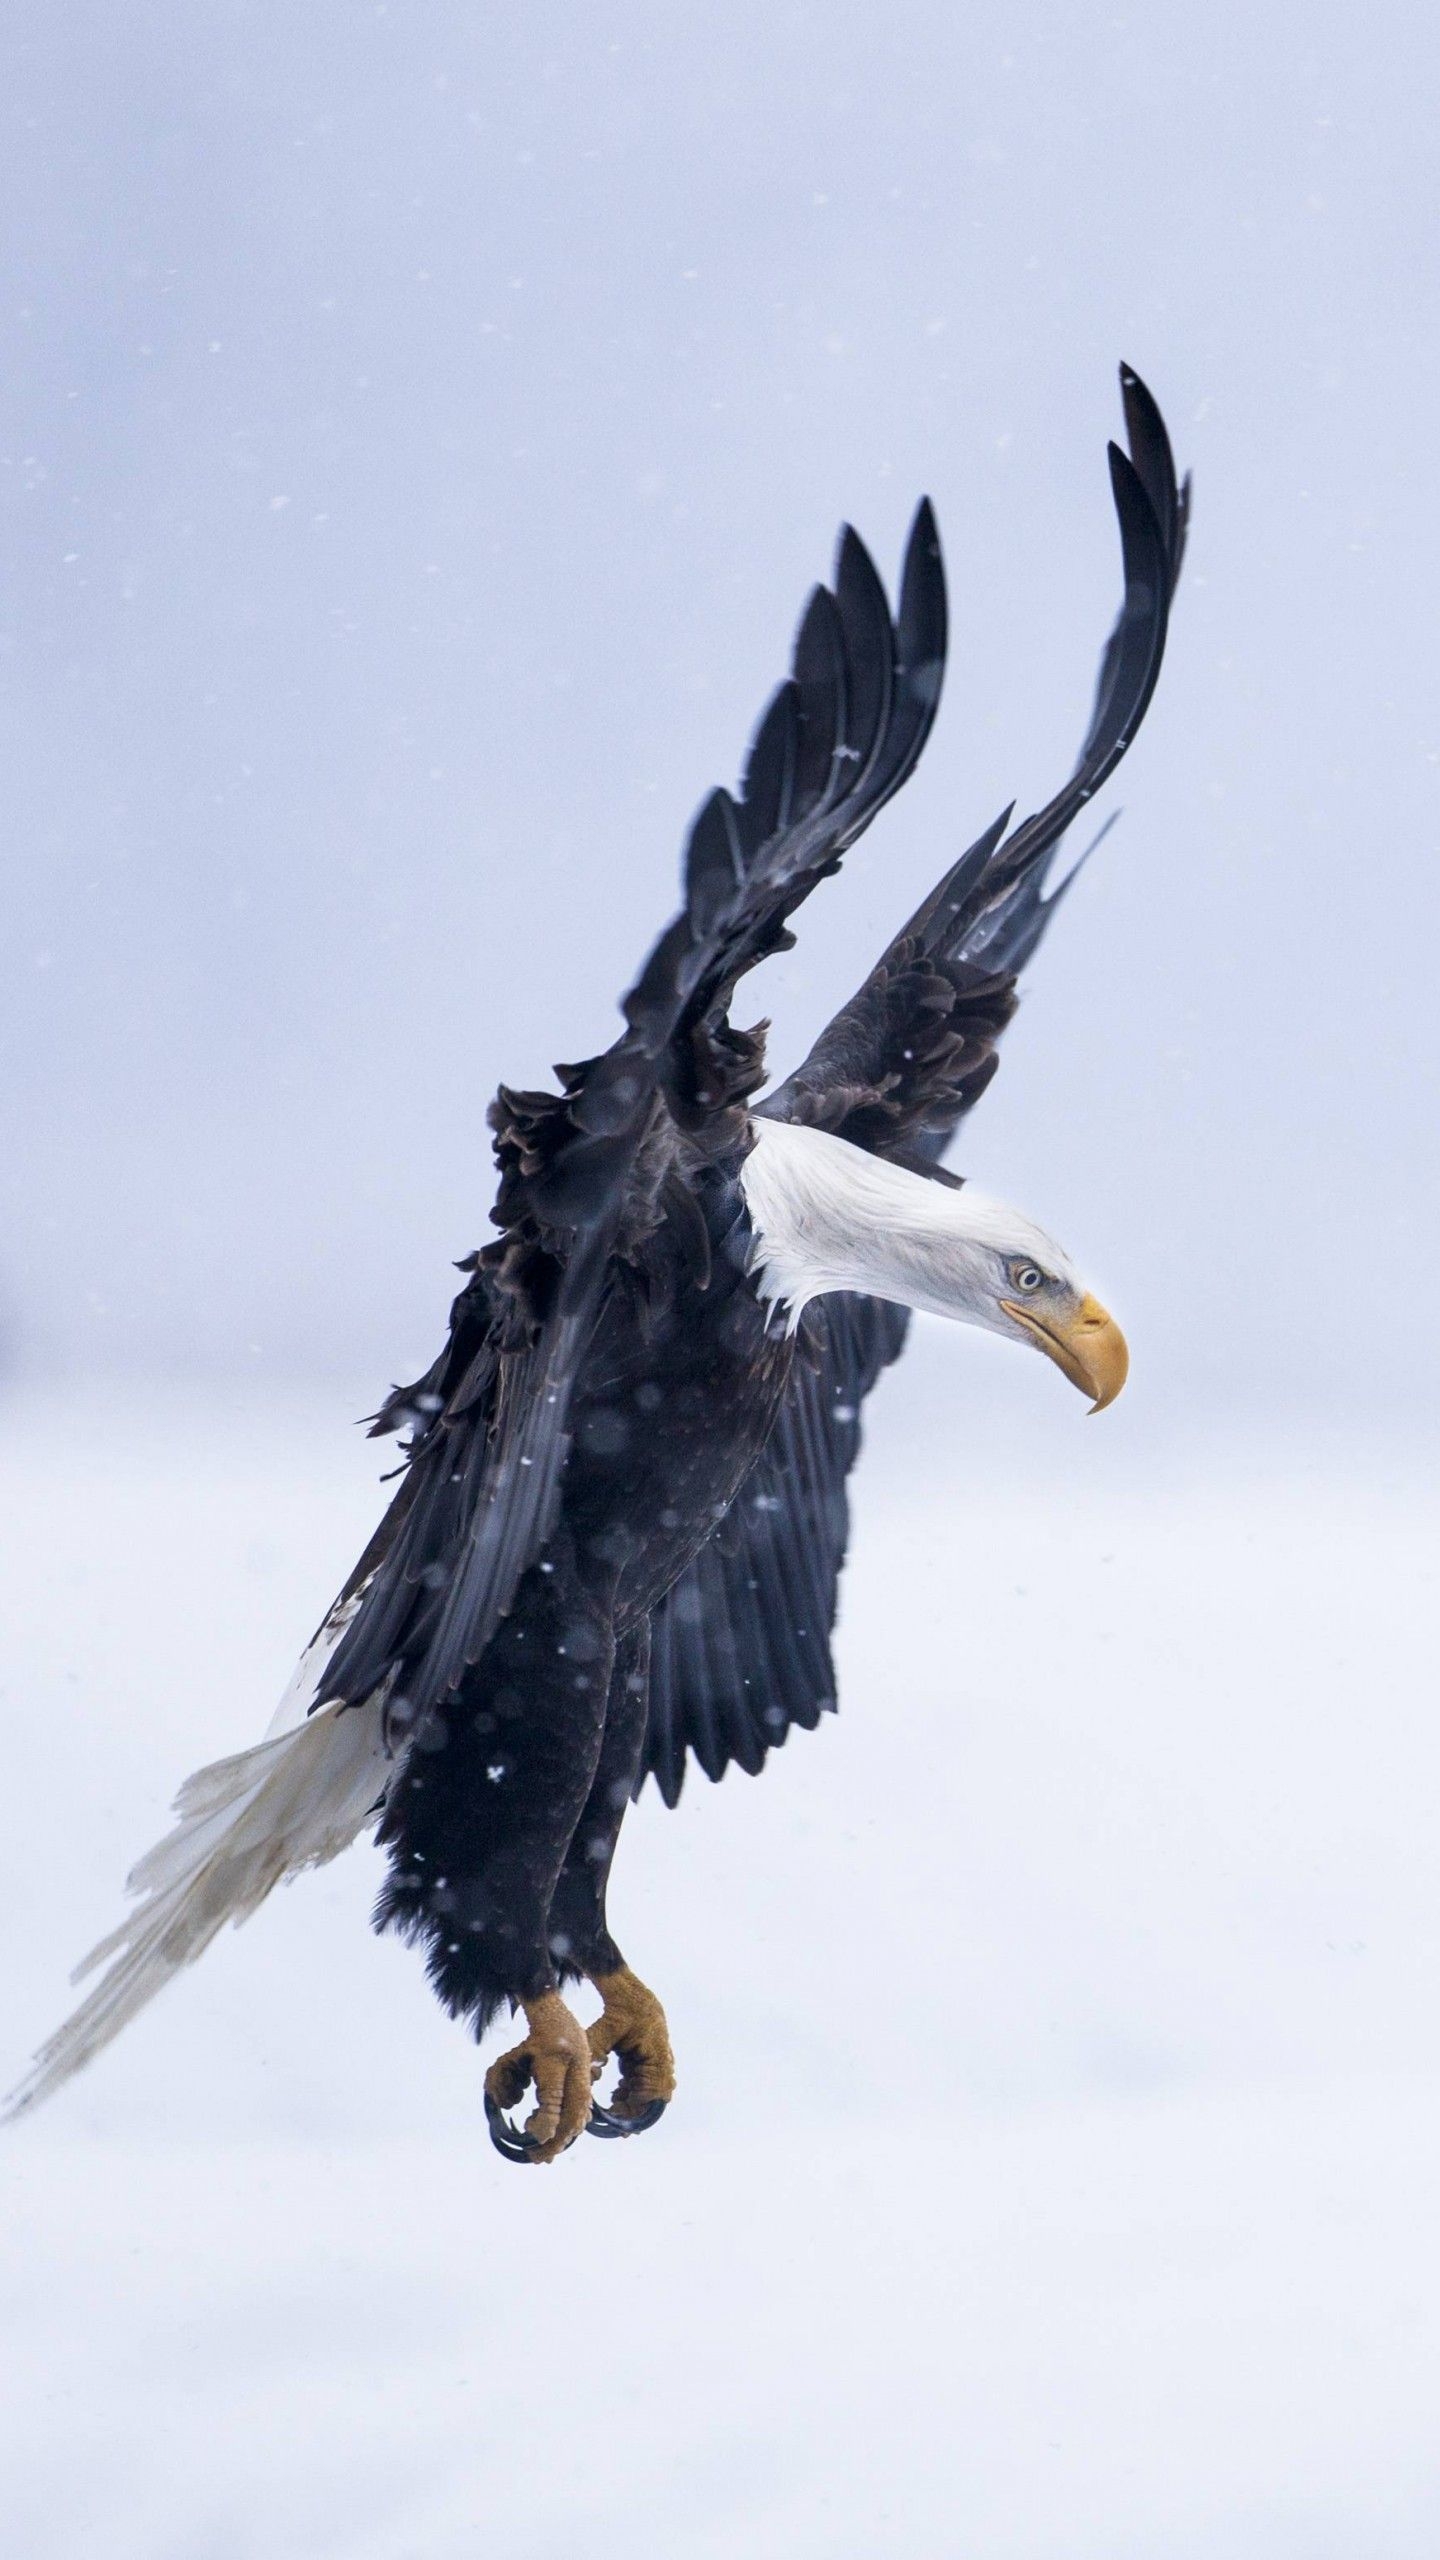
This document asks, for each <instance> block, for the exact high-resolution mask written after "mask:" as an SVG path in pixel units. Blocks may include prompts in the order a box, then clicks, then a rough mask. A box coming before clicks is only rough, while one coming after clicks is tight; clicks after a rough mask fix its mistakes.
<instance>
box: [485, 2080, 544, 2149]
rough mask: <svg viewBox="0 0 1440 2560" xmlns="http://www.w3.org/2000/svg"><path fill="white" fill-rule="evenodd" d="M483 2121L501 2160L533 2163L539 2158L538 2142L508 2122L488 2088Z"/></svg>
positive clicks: (502, 2109)
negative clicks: (487, 2127) (488, 2128)
mask: <svg viewBox="0 0 1440 2560" xmlns="http://www.w3.org/2000/svg"><path fill="white" fill-rule="evenodd" d="M485 2121H486V2123H487V2124H488V2126H489V2127H490V2139H491V2141H492V2142H493V2143H494V2145H495V2148H496V2150H497V2151H498V2152H499V2154H500V2157H501V2159H502V2160H519V2161H522V2162H524V2161H529V2162H532V2163H533V2162H534V2161H535V2160H537V2159H538V2158H539V2154H540V2145H539V2143H538V2142H535V2141H532V2139H531V2137H530V2135H529V2134H528V2133H522V2132H521V2130H520V2127H519V2125H518V2124H512V2123H511V2122H510V2119H509V2117H508V2116H507V2114H506V2113H505V2110H504V2108H503V2107H502V2106H501V2104H500V2102H499V2100H498V2099H497V2098H492V2097H491V2095H490V2092H489V2090H488V2089H487V2090H486V2092H485Z"/></svg>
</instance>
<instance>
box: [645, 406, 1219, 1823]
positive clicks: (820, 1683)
mask: <svg viewBox="0 0 1440 2560" xmlns="http://www.w3.org/2000/svg"><path fill="white" fill-rule="evenodd" d="M1120 383H1121V394H1122V398H1123V401H1124V408H1125V423H1126V432H1127V440H1128V442H1129V446H1130V452H1129V455H1128V457H1127V456H1126V455H1125V454H1123V453H1121V452H1120V451H1119V449H1118V447H1116V446H1115V445H1113V444H1112V445H1111V447H1110V448H1109V461H1110V480H1111V488H1112V491H1113V495H1114V501H1115V511H1116V516H1117V518H1118V521H1119V528H1120V544H1121V554H1122V562H1123V575H1124V596H1123V601H1122V603H1121V608H1120V613H1119V617H1118V619H1117V621H1116V623H1115V626H1114V629H1113V630H1112V632H1111V634H1110V637H1109V639H1108V641H1107V642H1106V645H1105V649H1104V652H1103V654H1102V656H1101V661H1100V671H1099V678H1098V682H1097V685H1096V691H1095V702H1094V708H1093V710H1092V713H1091V718H1090V724H1089V727H1088V729H1087V731H1086V735H1085V740H1084V743H1083V745H1082V747H1081V750H1080V754H1079V757H1078V760H1077V762H1076V765H1075V769H1074V771H1073V773H1072V774H1071V775H1070V777H1069V779H1068V781H1067V782H1066V783H1065V784H1064V785H1063V787H1062V788H1061V789H1060V790H1059V791H1058V792H1056V794H1055V796H1054V798H1053V799H1051V800H1049V801H1047V803H1046V804H1045V806H1044V808H1043V809H1041V810H1039V811H1038V812H1037V814H1036V815H1035V816H1034V817H1032V818H1027V819H1026V820H1025V821H1024V823H1023V825H1021V826H1018V827H1016V828H1014V829H1013V830H1012V829H1011V827H1010V812H1009V811H1008V810H1007V811H1006V812H1005V813H1004V815H1003V816H1002V817H1001V818H999V819H998V820H997V821H996V823H995V824H994V825H993V826H992V827H990V828H988V829H987V830H986V832H985V834H984V835H983V836H981V837H979V838H978V840H977V841H976V843H974V844H973V845H971V846H970V847H969V849H968V850H967V851H966V852H965V853H963V854H962V855H961V857H960V859H959V861H958V862H957V863H955V864H954V865H953V866H952V868H951V869H950V870H949V871H948V872H947V873H946V875H945V877H944V879H943V880H942V881H941V882H940V883H939V886H938V887H937V888H936V889H934V890H933V891H932V892H931V894H930V896H929V897H928V898H927V899H926V900H925V902H924V904H923V905H922V906H921V907H920V908H919V909H918V911H917V912H916V914H915V915H913V916H912V917H911V919H910V921H909V923H908V924H907V925H906V926H905V927H904V929H903V931H902V932H900V933H899V934H897V935H896V937H895V940H894V941H893V942H892V943H891V944H890V946H889V949H888V950H887V951H886V952H885V953H884V954H883V956H882V958H881V959H880V960H879V961H878V962H877V964H876V966H875V967H874V969H872V971H871V973H870V975H869V977H868V978H867V979H866V981H865V983H864V985H863V986H862V987H861V988H860V990H859V992H858V994H857V995H855V996H854V997H852V999H851V1001H850V1002H849V1004H847V1005H845V1006H844V1007H842V1009H841V1011H840V1012H839V1013H838V1014H837V1015H836V1016H835V1018H834V1020H833V1021H832V1022H831V1023H830V1024H829V1025H828V1026H827V1028H826V1029H825V1030H824V1031H823V1032H822V1033H821V1034H820V1037H819V1039H818V1040H817V1041H816V1043H815V1045H814V1047H813V1048H812V1050H811V1051H810V1054H809V1056H808V1057H807V1058H806V1060H805V1062H804V1064H803V1066H801V1067H799V1068H798V1069H797V1070H796V1072H795V1073H794V1075H792V1076H789V1077H787V1079H786V1080H785V1082H784V1083H783V1084H781V1085H779V1086H778V1087H777V1088H776V1090H775V1091H774V1092H773V1093H772V1094H770V1095H769V1096H768V1097H767V1098H766V1100H765V1101H764V1102H762V1103H761V1104H760V1105H759V1110H760V1112H761V1114H762V1115H768V1116H770V1117H773V1118H776V1119H788V1120H798V1121H803V1122H806V1123H808V1124H809V1125H810V1126H812V1127H815V1128H821V1129H826V1130H828V1131H830V1132H831V1133H833V1134H834V1135H836V1136H838V1137H842V1138H846V1139H848V1140H849V1141H850V1142H851V1143H852V1144H853V1145H856V1146H861V1147H866V1148H868V1149H869V1150H870V1152H871V1153H872V1154H875V1155H881V1156H886V1157H889V1158H890V1159H891V1160H892V1161H896V1162H899V1163H902V1164H906V1165H909V1166H910V1167H912V1168H913V1169H914V1170H915V1171H917V1172H923V1173H928V1174H932V1175H934V1176H935V1177H936V1178H937V1179H939V1180H949V1179H952V1178H953V1177H950V1176H948V1175H945V1174H944V1173H942V1172H941V1170H940V1166H939V1159H940V1157H941V1155H942V1153H943V1151H944V1149H945V1147H946V1146H947V1145H948V1144H949V1142H950V1139H951V1138H952V1137H953V1135H954V1133H955V1130H956V1129H957V1128H958V1126H959V1124H960V1121H961V1120H962V1119H963V1117H964V1115H965V1113H966V1112H967V1111H969V1110H970V1108H971V1107H972V1105H973V1104H974V1103H975V1102H976V1101H977V1100H978V1099H979V1097H980V1095H981V1094H982V1093H983V1092H984V1090H985V1087H986V1086H987V1084H988V1083H989V1082H990V1079H991V1077H992V1076H993V1074H994V1073H995V1070H996V1068H997V1066H998V1065H999V1053H998V1043H999V1040H1000V1035H1001V1033H1002V1032H1003V1031H1004V1029H1005V1026H1006V1024H1007V1023H1008V1022H1009V1020H1010V1019H1011V1016H1012V1015H1013V1013H1014V1011H1015V1007H1016V1001H1017V997H1016V980H1017V978H1018V976H1019V973H1020V971H1021V969H1022V968H1023V967H1024V965H1025V963H1026V962H1027V961H1028V960H1029V958H1030V957H1031V955H1032V953H1033V952H1034V950H1035V948H1036V945H1037V944H1038V943H1039V941H1040V938H1041V936H1042V934H1043V933H1044V931H1045V929H1046V926H1047V925H1048V924H1049V922H1050V919H1051V917H1052V916H1053V915H1054V913H1055V910H1056V908H1057V906H1058V905H1059V903H1060V899H1061V898H1062V897H1063V895H1064V893H1065V890H1066V889H1068V887H1069V885H1070V880H1071V879H1073V877H1074V873H1073V872H1072V873H1071V874H1070V875H1069V878H1067V879H1066V881H1065V882H1064V883H1063V884H1062V886H1061V888H1060V889H1059V890H1058V891H1057V892H1055V893H1054V894H1053V895H1051V896H1050V897H1048V898H1047V897H1046V895H1045V883H1046V878H1047V875H1048V873H1049V871H1050V869H1051V867H1052V865H1053V863H1054V860H1055V856H1056V854H1057V852H1058V851H1059V848H1060V845H1061V842H1062V840H1063V838H1064V836H1065V833H1066V831H1067V829H1068V828H1069V827H1070V826H1071V825H1072V824H1073V822H1074V820H1075V818H1076V817H1077V816H1078V815H1079V814H1080V812H1081V811H1082V810H1083V809H1084V808H1085V807H1086V805H1087V804H1088V803H1089V801H1090V800H1091V799H1092V798H1093V797H1094V795H1095V793H1096V792H1097V791H1098V790H1099V788H1100V786H1101V784H1102V783H1103V782H1104V781H1105V780H1106V779H1107V777H1108V776H1109V775H1110V774H1111V773H1113V772H1114V770H1115V767H1116V765H1117V764H1118V763H1119V761H1120V759H1121V757H1122V756H1123V755H1124V753H1125V750H1126V748H1127V747H1128V746H1129V744H1130V742H1131V740H1132V739H1133V737H1134V735H1135V732H1136V729H1137V728H1138V726H1139V724H1140V721H1141V720H1142V718H1143V717H1144V714H1145V710H1146V707H1147V705H1148V703H1149V700H1150V696H1151V693H1152V692H1153V690H1154V686H1155V680H1156V677H1157V676H1158V674H1159V672H1160V661H1161V658H1162V656H1163V653H1164V648H1165V637H1166V630H1167V626H1168V620H1169V610H1170V602H1171V598H1172V596H1173V594H1174V590H1175V584H1176V580H1177V578H1178V576H1179V572H1180V563H1181V557H1182V554H1183V551H1184V545H1185V530H1186V519H1187V514H1188V501H1189V483H1188V481H1186V482H1184V483H1182V484H1177V481H1176V477H1175V469H1174V463H1173V460H1172V457H1171V451H1170V442H1169V438H1168V436H1167V434H1166V431H1165V425H1164V421H1163V420H1162V418H1161V416H1160V412H1159V410H1158V408H1157V407H1156V405H1155V402H1154V400H1153V399H1152V397H1151V395H1150V393H1149V392H1148V391H1147V390H1146V388H1145V386H1144V384H1143V383H1142V382H1141V381H1140V379H1139V377H1138V375H1136V374H1134V373H1133V372H1131V370H1130V368H1129V367H1128V366H1122V367H1121V372H1120ZM908 1321H909V1319H908V1316H907V1314H906V1313H905V1311H904V1310H903V1309H900V1308H896V1307H891V1306H886V1305H882V1304H880V1303H879V1302H878V1301H875V1300H869V1299H862V1298H826V1299H822V1300H817V1301H814V1302H812V1304H811V1306H810V1307H809V1308H808V1309H807V1311H806V1316H805V1328H806V1332H807V1335H808V1337H809V1340H810V1345H811V1357H810V1359H809V1361H808V1363H807V1362H797V1365H796V1369H795V1373H794V1375H793V1377H792V1379H791V1382H790V1385H789V1387H788V1388H787V1391H786V1396H785V1400H784V1402H783V1403H782V1406H781V1409H780V1412H779V1415H778V1417H777V1419H776V1423H775V1426H774V1429H773V1431H772V1433H771V1436H770V1439H769V1441H768V1442H767V1444H766V1447H765V1449H764V1450H763V1451H762V1453H761V1456H760V1458H759V1460H758V1461H757V1463H756V1466H755V1469H754V1471H753V1473H752V1475H751V1477H750V1479H749V1481H748V1483H747V1484H746V1485H745V1486H744V1487H742V1489H741V1492H740V1494H739V1496H738V1497H737V1500H736V1503H735V1505H734V1507H733V1509H732V1511H731V1513H730V1515H729V1517H728V1518H727V1520H726V1521H725V1522H724V1523H723V1524H722V1525H721V1527H720V1528H719V1529H717V1530H716V1532H715V1534H714V1535H713V1536H712V1537H711V1538H710V1540H709V1541H708V1542H707V1544H706V1545H705V1546H704V1547H703V1548H702V1549H701V1551H700V1553H699V1555H698V1556H696V1558H695V1560H694V1562H693V1563H692V1564H691V1565H690V1567H689V1568H688V1570H687V1571H686V1573H685V1574H684V1575H683V1576H682V1577H681V1579H680V1581H679V1582H678V1583H677V1584H676V1585H675V1586H674V1588H673V1589H672V1590H671V1591H670V1592H669V1593H668V1594H667V1596H666V1598H665V1599H664V1601H662V1603H661V1605H660V1607H659V1609H658V1610H657V1611H656V1612H655V1614H654V1618H653V1621H652V1629H653V1636H652V1648H651V1662H652V1671H651V1702H650V1722H649V1730H648V1733H647V1737H646V1747H645V1763H644V1774H646V1775H649V1774H650V1773H652V1772H653V1774H654V1776H655V1778H656V1781H657V1783H658V1785H659V1787H660V1790H661V1793H662V1794H663V1795H664V1797H665V1800H666V1802H667V1803H670V1804H673V1803H674V1802H675V1800H676V1797H677V1796H678V1794H679V1791H680V1785H681V1780H682V1777H683V1771H684V1759H685V1753H686V1751H687V1750H689V1751H692V1752H693V1753H694V1756H695V1758H696V1760H697V1761H698V1763H699V1765H700V1767H701V1768H702V1769H704V1771H705V1773H706V1775H707V1776H708V1777H712V1778H716V1777H719V1776H720V1775H721V1774H722V1773H723V1771H724V1769H725V1768H726V1767H727V1766H728V1765H729V1763H730V1762H731V1761H732V1760H733V1761H736V1762H737V1763H738V1764H739V1766H740V1767H741V1768H744V1769H750V1770H754V1769H758V1768H759V1767H760V1766H761V1765H762V1763H763V1760H764V1757H765V1753H766V1751H767V1750H768V1749H769V1748H770V1747H771V1746H772V1745H773V1744H774V1743H776V1742H779V1741H783V1739H784V1737H785V1734H786V1733H787V1732H788V1730H789V1728H790V1726H791V1725H793V1724H800V1725H813V1724H815V1723H816V1722H817V1721H818V1719H819V1716H820V1714H821V1712H822V1710H823V1709H824V1708H826V1707H828V1706H832V1705H833V1704H834V1698H835V1675H834V1671H833V1669H832V1667H831V1661H830V1647H829V1639H830V1634H831V1630H832V1628H833V1625H834V1620H835V1608H836V1598H837V1593H838V1588H839V1579H840V1568H841V1565H842V1563H843V1561H844V1555H845V1544H846V1538H847V1534H848V1522H849V1512H848V1504H847V1500H846V1493H845V1480H846V1477H847V1475H848V1473H849V1470H850V1468H851V1466H852V1465H853V1463H854V1460H855V1456H856V1453H857V1451H858V1448H859V1443H860V1422H859V1407H860V1404H861V1401H862V1399H863V1397H864V1396H865V1395H866V1394H867V1393H868V1391H869V1389H870V1387H871V1386H873V1384H874V1383H875V1380H876V1378H877V1377H878V1376H879V1373H880V1371H881V1369H882V1368H883V1367H886V1366H887V1365H888V1364H889V1363H890V1362H891V1361H893V1360H895V1359H896V1358H898V1356H899V1353H900V1351H901V1349H902V1347H903V1345H904V1340H905V1333H906V1328H907V1325H908Z"/></svg>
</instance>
